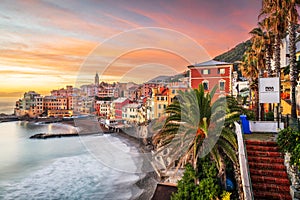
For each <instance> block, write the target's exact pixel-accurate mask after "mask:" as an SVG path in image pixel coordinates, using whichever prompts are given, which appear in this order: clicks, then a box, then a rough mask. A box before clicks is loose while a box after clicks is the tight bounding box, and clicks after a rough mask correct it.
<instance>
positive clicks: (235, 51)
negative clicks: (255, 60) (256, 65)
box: [214, 40, 251, 63]
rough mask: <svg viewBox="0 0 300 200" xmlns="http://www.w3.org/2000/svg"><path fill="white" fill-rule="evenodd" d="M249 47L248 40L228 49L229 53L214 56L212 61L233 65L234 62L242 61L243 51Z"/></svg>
mask: <svg viewBox="0 0 300 200" xmlns="http://www.w3.org/2000/svg"><path fill="white" fill-rule="evenodd" d="M250 45H251V42H250V40H247V41H245V42H242V43H240V44H238V45H236V46H235V47H234V48H232V49H230V50H229V51H227V52H225V53H223V54H221V55H218V56H216V57H215V58H214V60H217V61H223V62H229V63H234V62H236V61H242V59H243V55H244V53H245V51H246V50H247V49H248V47H250Z"/></svg>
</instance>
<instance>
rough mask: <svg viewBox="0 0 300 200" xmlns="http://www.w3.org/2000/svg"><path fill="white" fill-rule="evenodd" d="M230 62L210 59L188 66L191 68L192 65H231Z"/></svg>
mask: <svg viewBox="0 0 300 200" xmlns="http://www.w3.org/2000/svg"><path fill="white" fill-rule="evenodd" d="M230 64H231V63H227V62H221V61H216V60H209V61H205V62H202V63H196V64H194V65H190V66H188V68H191V67H205V66H219V65H230Z"/></svg>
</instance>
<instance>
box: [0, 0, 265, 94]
mask: <svg viewBox="0 0 300 200" xmlns="http://www.w3.org/2000/svg"><path fill="white" fill-rule="evenodd" d="M260 7H261V1H260V0H209V1H207V0H164V1H162V0H161V1H156V0H151V1H147V0H128V1H121V0H114V1H112V0H107V1H106V0H84V1H83V0H64V1H58V0H57V1H56V0H36V1H35V0H26V1H22V0H3V1H1V6H0V76H1V79H0V97H1V96H20V94H22V93H23V92H25V91H28V90H35V91H37V92H40V93H42V94H46V93H47V92H48V91H49V90H51V89H58V88H62V87H64V86H65V85H67V84H72V85H76V84H79V83H80V84H81V83H88V82H92V81H93V78H94V77H93V76H94V74H95V73H96V71H97V72H98V73H99V75H100V78H101V79H102V80H106V81H121V82H124V81H130V80H133V81H136V82H143V81H146V80H148V79H149V78H151V77H152V76H156V75H160V74H161V75H168V74H174V73H178V72H181V71H184V70H186V66H187V65H188V64H191V63H195V62H202V61H206V60H207V59H209V58H213V57H215V56H216V55H219V54H221V53H223V52H225V51H227V50H229V49H230V48H232V47H234V46H235V45H236V44H238V43H240V42H242V41H245V40H247V39H248V38H249V37H250V36H249V34H248V32H249V31H250V30H251V29H252V28H253V27H255V26H256V24H257V16H258V13H259V10H260Z"/></svg>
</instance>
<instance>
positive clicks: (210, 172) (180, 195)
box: [171, 157, 222, 200]
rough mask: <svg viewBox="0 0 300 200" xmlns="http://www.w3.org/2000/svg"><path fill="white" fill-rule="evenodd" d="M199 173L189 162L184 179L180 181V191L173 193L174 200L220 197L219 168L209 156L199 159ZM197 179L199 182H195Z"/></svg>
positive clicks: (200, 199)
mask: <svg viewBox="0 0 300 200" xmlns="http://www.w3.org/2000/svg"><path fill="white" fill-rule="evenodd" d="M198 166H199V170H198V171H199V173H196V171H195V169H194V168H193V167H192V165H190V164H187V165H186V167H185V172H184V175H183V177H182V179H181V180H180V181H179V182H178V191H177V193H174V194H173V195H172V198H171V199H172V200H182V199H186V200H189V199H191V200H192V199H195V200H196V199H199V200H209V199H219V197H220V196H221V194H222V190H221V187H220V186H219V184H218V181H219V180H218V178H217V173H218V171H217V168H216V165H215V163H213V162H211V160H210V159H209V157H205V158H202V159H200V160H199V165H198ZM195 179H197V180H199V184H195V181H194V180H195Z"/></svg>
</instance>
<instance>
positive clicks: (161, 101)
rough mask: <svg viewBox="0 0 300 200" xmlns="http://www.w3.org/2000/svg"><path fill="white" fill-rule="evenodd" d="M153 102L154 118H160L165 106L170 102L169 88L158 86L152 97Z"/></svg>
mask: <svg viewBox="0 0 300 200" xmlns="http://www.w3.org/2000/svg"><path fill="white" fill-rule="evenodd" d="M153 102H154V108H153V109H154V118H160V117H162V116H163V115H164V114H165V110H166V108H167V106H168V105H169V104H170V102H171V99H170V97H169V88H166V87H161V88H158V91H157V93H155V94H154V97H153Z"/></svg>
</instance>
